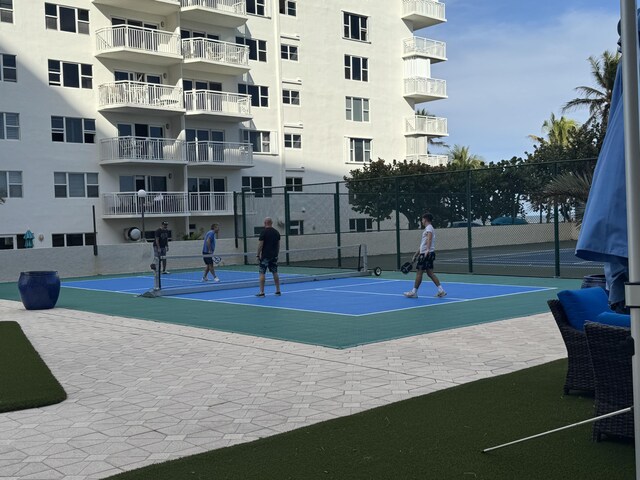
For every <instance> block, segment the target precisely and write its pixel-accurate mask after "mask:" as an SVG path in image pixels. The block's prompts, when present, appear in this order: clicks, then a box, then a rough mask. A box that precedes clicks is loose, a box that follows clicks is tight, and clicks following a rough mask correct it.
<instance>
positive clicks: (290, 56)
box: [280, 45, 298, 62]
mask: <svg viewBox="0 0 640 480" xmlns="http://www.w3.org/2000/svg"><path fill="white" fill-rule="evenodd" d="M280 58H282V59H283V60H291V61H292V62H297V61H298V47H296V46H295V45H280Z"/></svg>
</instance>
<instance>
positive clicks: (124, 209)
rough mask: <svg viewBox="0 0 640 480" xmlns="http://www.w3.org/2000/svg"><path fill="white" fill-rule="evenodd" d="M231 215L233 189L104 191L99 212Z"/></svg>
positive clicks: (132, 215) (104, 213)
mask: <svg viewBox="0 0 640 480" xmlns="http://www.w3.org/2000/svg"><path fill="white" fill-rule="evenodd" d="M143 208H144V213H145V215H183V216H184V215H192V214H200V215H202V214H233V192H195V193H193V192H191V193H188V192H148V193H147V196H146V197H145V198H140V197H138V194H137V192H117V193H105V194H103V195H102V214H103V216H105V217H114V216H120V217H134V216H138V215H142V209H143Z"/></svg>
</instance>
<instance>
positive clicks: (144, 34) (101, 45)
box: [96, 25, 182, 56]
mask: <svg viewBox="0 0 640 480" xmlns="http://www.w3.org/2000/svg"><path fill="white" fill-rule="evenodd" d="M115 49H131V50H138V51H143V52H148V53H153V54H167V55H178V56H179V55H181V53H182V51H181V46H180V35H176V34H174V33H171V32H163V31H160V30H154V29H152V28H143V27H133V26H129V25H116V26H114V27H106V28H101V29H100V30H98V31H97V32H96V51H97V52H98V53H102V52H106V51H110V50H115Z"/></svg>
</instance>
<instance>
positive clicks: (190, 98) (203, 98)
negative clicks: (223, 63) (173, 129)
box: [184, 90, 252, 122]
mask: <svg viewBox="0 0 640 480" xmlns="http://www.w3.org/2000/svg"><path fill="white" fill-rule="evenodd" d="M184 103H185V108H186V110H187V115H189V116H201V117H217V120H220V121H227V122H244V121H245V120H251V118H252V117H251V96H249V95H244V94H241V93H226V92H215V91H213V90H192V91H189V92H186V93H185V94H184Z"/></svg>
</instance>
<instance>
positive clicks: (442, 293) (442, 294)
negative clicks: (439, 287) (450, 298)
mask: <svg viewBox="0 0 640 480" xmlns="http://www.w3.org/2000/svg"><path fill="white" fill-rule="evenodd" d="M446 296H447V292H445V291H444V290H443V291H441V292H438V293H436V297H438V298H442V297H446Z"/></svg>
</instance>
